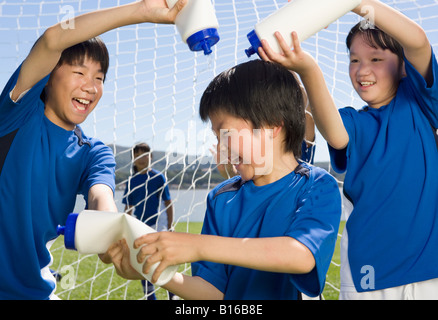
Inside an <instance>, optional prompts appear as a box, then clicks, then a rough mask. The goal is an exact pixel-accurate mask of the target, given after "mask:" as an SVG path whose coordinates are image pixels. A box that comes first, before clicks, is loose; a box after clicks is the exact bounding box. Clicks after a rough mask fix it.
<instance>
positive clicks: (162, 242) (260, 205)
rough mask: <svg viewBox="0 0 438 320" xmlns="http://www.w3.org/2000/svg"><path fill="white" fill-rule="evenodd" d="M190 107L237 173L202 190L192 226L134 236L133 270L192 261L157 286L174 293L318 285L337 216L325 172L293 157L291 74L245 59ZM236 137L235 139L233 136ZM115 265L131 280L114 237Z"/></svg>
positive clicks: (123, 249)
mask: <svg viewBox="0 0 438 320" xmlns="http://www.w3.org/2000/svg"><path fill="white" fill-rule="evenodd" d="M200 115H201V119H203V120H204V121H207V120H210V122H211V126H212V130H213V131H214V133H215V134H216V135H217V137H218V149H219V150H218V152H219V153H224V155H223V157H222V159H227V158H228V159H229V160H230V161H233V162H234V164H235V168H236V170H237V172H238V173H239V175H238V176H235V177H233V178H231V179H229V180H227V181H225V182H223V183H221V184H220V185H218V186H217V187H216V188H215V189H214V190H212V191H211V192H210V194H209V196H208V198H207V210H206V215H205V219H204V224H203V229H202V233H201V234H200V235H196V234H187V233H176V232H159V233H154V234H149V235H146V236H143V237H140V238H139V239H137V240H136V241H135V244H134V246H135V247H141V250H140V251H139V253H138V256H137V258H138V261H139V262H140V263H142V262H144V265H143V271H144V272H149V269H150V267H151V266H152V265H153V264H155V263H157V262H160V264H159V266H158V267H157V269H156V271H155V273H154V275H153V278H152V281H156V280H157V279H158V277H159V276H160V273H161V272H162V271H163V270H164V269H165V268H166V267H167V266H169V265H177V264H180V263H185V262H192V276H187V275H183V274H180V273H176V274H175V276H174V277H173V279H172V280H170V282H168V283H167V284H166V285H164V288H165V289H167V290H169V291H171V292H173V293H175V294H177V295H178V296H180V297H182V298H184V299H238V300H241V299H245V300H247V299H300V298H301V293H304V294H306V295H308V296H318V295H319V294H320V293H321V292H322V290H323V287H324V284H325V277H326V272H327V270H328V267H329V264H330V260H331V258H332V255H333V251H334V246H335V243H336V239H337V231H338V227H339V222H340V216H341V199H340V194H339V189H338V185H337V183H336V181H335V179H334V178H333V177H332V176H330V175H329V174H328V173H327V172H326V171H324V170H322V169H320V168H317V167H313V166H311V165H309V164H306V163H304V162H301V161H299V160H298V159H299V156H300V152H301V144H302V141H303V138H304V132H305V107H304V102H303V96H302V90H301V88H300V86H299V83H298V81H297V80H296V78H295V77H294V76H293V74H292V73H290V72H289V71H288V70H287V69H285V68H283V67H282V66H280V65H278V64H274V63H271V62H265V61H261V60H254V61H250V62H247V63H243V64H240V65H238V66H236V67H234V68H231V69H230V70H228V71H224V72H223V73H221V74H220V75H218V76H217V77H216V78H215V79H214V80H213V81H212V82H211V83H210V85H209V86H208V87H207V89H206V90H205V92H204V94H203V96H202V98H201V103H200ZM236 137H237V138H236ZM108 254H109V255H110V256H111V258H112V261H113V263H114V265H115V267H116V269H117V272H118V273H119V274H120V275H121V276H123V277H125V278H128V279H141V275H140V274H139V273H137V272H136V271H135V270H134V269H133V268H132V267H131V265H130V263H129V248H128V246H127V244H126V242H125V241H123V240H122V241H120V242H118V243H115V244H113V245H112V246H111V248H110V249H109V250H108Z"/></svg>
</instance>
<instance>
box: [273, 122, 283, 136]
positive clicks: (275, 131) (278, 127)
mask: <svg viewBox="0 0 438 320" xmlns="http://www.w3.org/2000/svg"><path fill="white" fill-rule="evenodd" d="M282 129H283V125H281V126H277V127H273V128H272V138H276V137H277V136H278V135H279V134H280V132H281V130H282Z"/></svg>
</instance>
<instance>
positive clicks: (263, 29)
mask: <svg viewBox="0 0 438 320" xmlns="http://www.w3.org/2000/svg"><path fill="white" fill-rule="evenodd" d="M361 1H362V0H292V1H291V2H289V3H287V4H286V5H285V6H283V7H282V8H280V9H279V10H277V11H275V12H274V13H272V14H271V15H269V16H268V17H267V18H265V19H264V20H262V21H260V22H258V23H257V24H256V25H255V28H254V30H252V31H251V32H250V33H248V35H247V37H248V40H249V42H250V44H251V47H249V48H248V49H247V50H245V53H246V55H247V56H248V57H250V56H251V55H253V54H254V53H257V50H258V48H259V47H261V42H260V41H261V40H262V39H265V40H267V41H268V43H269V46H270V47H271V48H272V49H273V50H274V51H275V52H277V53H280V52H281V48H280V46H279V45H278V42H277V39H276V38H275V36H274V33H275V32H277V31H279V32H280V33H281V35H282V36H283V38H284V39H285V40H286V42H287V44H288V45H289V47H292V39H291V34H292V31H296V32H297V35H298V38H299V40H300V41H304V40H306V39H307V38H309V37H311V36H312V35H314V34H315V33H317V32H318V31H320V30H322V29H324V28H325V27H327V26H328V25H329V24H331V23H332V22H333V21H335V20H337V19H339V18H340V17H342V16H343V15H345V14H346V13H348V12H349V11H351V10H352V9H354V8H355V7H357V6H358V5H359V4H360V3H361Z"/></svg>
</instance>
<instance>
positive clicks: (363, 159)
mask: <svg viewBox="0 0 438 320" xmlns="http://www.w3.org/2000/svg"><path fill="white" fill-rule="evenodd" d="M431 64H432V70H433V77H434V79H433V84H432V86H431V87H428V86H427V85H426V82H425V80H424V78H423V77H422V76H421V75H420V74H419V73H418V72H417V71H416V70H415V69H414V67H413V66H412V65H411V64H410V63H409V61H407V60H405V65H406V72H407V77H405V78H403V79H402V80H401V82H400V84H399V88H398V90H397V94H396V96H395V97H394V99H393V100H392V101H391V102H390V103H389V104H388V105H386V106H382V107H381V108H379V109H372V108H368V107H365V108H363V109H361V110H355V109H353V108H343V109H341V110H340V114H341V117H342V120H343V122H344V125H345V128H346V130H347V132H348V135H349V144H348V146H347V148H346V149H344V150H340V151H338V150H334V149H332V148H330V147H329V149H330V156H331V161H332V164H333V168H334V169H335V170H336V171H337V172H344V171H345V170H346V171H347V172H346V176H345V183H344V193H345V195H346V196H347V198H349V199H350V200H351V201H352V203H353V205H354V209H353V211H352V213H351V215H350V217H349V219H348V221H347V224H346V228H347V232H348V258H349V262H350V268H351V273H352V278H353V282H354V285H355V288H356V290H357V291H358V292H363V291H367V290H374V289H385V288H390V287H396V286H400V285H404V284H408V283H413V282H418V281H423V280H428V279H432V278H437V277H438V267H437V265H438V254H437V253H438V149H437V143H436V140H435V138H436V133H435V131H436V128H438V83H437V82H438V81H437V80H438V77H437V76H438V73H437V72H438V65H437V61H436V58H435V56H434V55H432V61H431Z"/></svg>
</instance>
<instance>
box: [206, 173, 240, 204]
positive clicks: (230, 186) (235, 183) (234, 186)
mask: <svg viewBox="0 0 438 320" xmlns="http://www.w3.org/2000/svg"><path fill="white" fill-rule="evenodd" d="M245 182H246V181H244V180H243V179H242V178H241V177H240V176H235V177H232V178H230V179H228V180H225V181H223V182H221V183H220V184H218V185H217V186H216V187H215V188H214V189H213V190H212V191H211V194H210V196H211V198H212V199H214V198H216V197H217V196H218V195H220V194H222V193H225V192H232V191H237V190H239V189H240V188H241V187H242V186H243V185H244V184H245Z"/></svg>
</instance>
